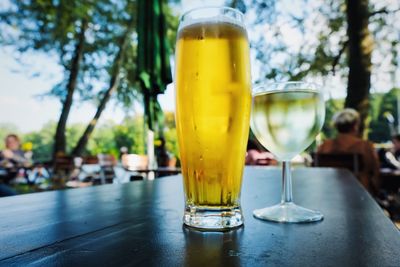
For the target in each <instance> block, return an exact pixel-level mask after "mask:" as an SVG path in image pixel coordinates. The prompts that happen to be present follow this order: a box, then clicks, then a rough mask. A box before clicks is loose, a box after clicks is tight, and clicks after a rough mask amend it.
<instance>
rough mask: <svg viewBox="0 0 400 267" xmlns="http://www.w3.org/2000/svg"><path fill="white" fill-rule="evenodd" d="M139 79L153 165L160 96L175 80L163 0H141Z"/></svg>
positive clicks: (158, 122)
mask: <svg viewBox="0 0 400 267" xmlns="http://www.w3.org/2000/svg"><path fill="white" fill-rule="evenodd" d="M137 31H138V72H137V73H138V79H139V81H140V87H141V88H140V89H141V92H142V94H143V100H144V101H143V102H144V115H145V123H146V124H147V126H148V129H149V131H148V138H147V153H148V156H149V165H150V167H154V165H155V160H154V131H155V130H157V128H158V130H159V131H160V132H161V133H162V119H161V118H162V109H161V106H160V104H159V103H158V100H157V96H158V95H159V94H162V93H164V91H165V89H166V86H167V84H169V83H171V82H172V77H171V67H170V62H169V58H170V48H169V45H168V39H167V37H166V20H165V16H164V14H163V1H162V0H139V1H138V25H137Z"/></svg>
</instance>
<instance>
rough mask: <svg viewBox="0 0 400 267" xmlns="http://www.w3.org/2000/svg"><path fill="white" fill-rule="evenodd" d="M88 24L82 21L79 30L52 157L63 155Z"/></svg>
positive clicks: (84, 20)
mask: <svg viewBox="0 0 400 267" xmlns="http://www.w3.org/2000/svg"><path fill="white" fill-rule="evenodd" d="M87 26H88V22H87V20H86V19H83V20H82V25H81V29H80V32H79V35H78V40H77V43H76V47H75V54H74V57H73V59H72V62H71V67H70V74H69V80H68V84H67V88H66V89H67V95H66V97H65V99H64V100H63V101H62V104H63V106H62V110H61V115H60V118H59V120H58V124H57V129H56V134H55V137H54V139H55V143H54V150H53V157H55V156H56V155H57V154H60V153H62V154H65V150H66V137H65V130H66V125H67V120H68V115H69V112H70V110H71V106H72V101H73V95H74V91H75V88H76V83H77V79H78V73H79V66H80V63H81V61H82V56H83V47H84V43H85V32H86V30H87Z"/></svg>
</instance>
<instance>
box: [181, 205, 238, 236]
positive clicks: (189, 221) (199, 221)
mask: <svg viewBox="0 0 400 267" xmlns="http://www.w3.org/2000/svg"><path fill="white" fill-rule="evenodd" d="M183 223H184V224H185V225H187V226H189V227H193V228H196V229H199V230H204V231H227V230H230V229H233V228H237V227H240V226H241V225H243V215H242V211H241V209H240V207H232V208H203V207H196V206H187V207H186V209H185V215H184V216H183Z"/></svg>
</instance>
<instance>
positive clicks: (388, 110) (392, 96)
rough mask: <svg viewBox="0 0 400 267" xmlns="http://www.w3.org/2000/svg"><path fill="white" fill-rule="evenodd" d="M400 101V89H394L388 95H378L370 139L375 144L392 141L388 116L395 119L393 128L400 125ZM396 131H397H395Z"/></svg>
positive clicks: (375, 100)
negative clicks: (399, 114) (399, 112)
mask: <svg viewBox="0 0 400 267" xmlns="http://www.w3.org/2000/svg"><path fill="white" fill-rule="evenodd" d="M398 101H400V89H398V88H394V89H392V90H390V91H389V92H388V93H386V94H379V95H376V97H375V99H374V102H376V103H375V107H374V111H375V112H374V114H373V116H372V120H371V123H370V129H371V131H370V133H369V139H370V140H371V141H373V142H378V143H381V142H387V141H389V140H390V139H391V129H390V123H389V121H388V117H387V116H388V115H389V116H392V117H393V119H394V123H393V127H394V128H395V127H396V124H397V125H398V123H399V118H398V110H397V108H398V104H400V103H398ZM394 131H396V130H395V129H394Z"/></svg>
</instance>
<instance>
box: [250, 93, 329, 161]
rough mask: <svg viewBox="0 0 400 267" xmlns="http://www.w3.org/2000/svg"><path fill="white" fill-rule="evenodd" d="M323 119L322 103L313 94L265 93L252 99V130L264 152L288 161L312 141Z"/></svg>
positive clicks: (323, 106) (319, 98) (320, 97)
mask: <svg viewBox="0 0 400 267" xmlns="http://www.w3.org/2000/svg"><path fill="white" fill-rule="evenodd" d="M324 118H325V105H324V100H323V97H322V95H321V94H319V93H318V92H316V91H315V90H308V89H295V90H285V91H282V90H280V91H267V92H264V93H259V94H256V95H255V96H254V103H253V112H252V115H251V128H252V130H253V132H254V134H255V135H256V137H257V139H258V140H259V141H260V142H261V144H262V145H263V146H264V147H265V148H267V149H268V150H269V151H271V152H272V153H273V154H274V155H275V156H276V157H277V158H278V159H279V160H282V161H289V160H291V159H292V158H293V157H294V156H296V155H297V154H299V153H300V152H302V151H303V150H304V149H306V148H307V147H308V146H309V145H310V144H311V143H312V142H313V141H314V139H315V136H316V135H317V134H318V132H319V131H320V130H321V127H322V125H323V122H324Z"/></svg>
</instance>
